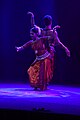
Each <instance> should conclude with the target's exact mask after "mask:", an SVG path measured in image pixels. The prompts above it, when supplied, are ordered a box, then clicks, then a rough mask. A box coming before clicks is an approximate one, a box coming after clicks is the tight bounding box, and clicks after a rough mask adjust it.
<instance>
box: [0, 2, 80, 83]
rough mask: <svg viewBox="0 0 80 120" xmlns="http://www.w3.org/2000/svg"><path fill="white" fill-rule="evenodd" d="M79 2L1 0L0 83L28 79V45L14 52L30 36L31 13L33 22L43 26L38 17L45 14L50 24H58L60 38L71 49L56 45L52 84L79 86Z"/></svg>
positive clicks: (31, 56)
mask: <svg viewBox="0 0 80 120" xmlns="http://www.w3.org/2000/svg"><path fill="white" fill-rule="evenodd" d="M79 5H80V2H79V0H70V1H68V0H40V1H38V0H29V1H28V0H11V1H10V0H3V1H1V4H0V16H1V17H0V18H1V19H0V26H1V27H0V33H1V34H0V82H3V83H7V82H10V83H11V82H12V83H13V82H14V83H15V82H21V83H26V82H28V81H29V80H28V74H27V69H28V68H29V66H30V64H31V63H32V61H33V60H34V58H35V55H34V52H33V50H31V48H27V49H25V50H24V51H23V52H20V53H16V51H15V46H20V45H22V44H24V43H25V42H27V41H28V40H29V39H30V36H29V30H30V27H31V26H30V16H29V15H27V12H28V11H32V12H33V13H34V15H35V21H36V24H37V25H39V26H41V27H44V25H43V23H42V18H43V16H44V15H46V14H49V15H51V16H52V17H53V26H54V25H56V24H59V25H60V26H61V29H59V30H58V35H59V38H60V40H61V41H62V43H63V44H64V45H66V46H67V47H68V48H69V49H70V51H71V57H70V58H68V57H67V56H66V54H65V51H64V50H63V49H61V48H60V47H56V48H55V49H56V55H55V70H54V77H53V80H52V83H53V84H70V85H80V70H79V68H80V58H79V57H80V50H79V49H80V41H79V40H80V6H79Z"/></svg>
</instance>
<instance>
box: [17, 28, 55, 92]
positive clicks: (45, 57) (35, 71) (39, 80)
mask: <svg viewBox="0 0 80 120" xmlns="http://www.w3.org/2000/svg"><path fill="white" fill-rule="evenodd" d="M40 33H41V32H40V29H39V28H37V27H36V26H35V27H33V28H32V29H31V30H30V36H31V38H32V40H30V41H28V42H27V43H25V44H24V45H22V46H20V47H16V50H17V52H19V51H22V50H24V49H25V48H27V47H28V46H31V47H32V49H33V50H34V51H35V55H36V59H35V60H34V62H33V63H32V64H31V66H30V68H29V69H28V74H29V79H30V84H31V86H32V87H34V88H35V90H36V89H37V88H39V89H40V90H46V89H47V85H48V83H49V82H50V80H51V79H52V75H53V71H52V68H51V65H52V64H51V57H52V56H51V54H50V53H49V52H48V51H47V49H46V47H45V42H46V41H48V40H49V39H51V38H53V36H44V37H39V35H40Z"/></svg>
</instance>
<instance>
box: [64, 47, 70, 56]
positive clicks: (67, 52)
mask: <svg viewBox="0 0 80 120" xmlns="http://www.w3.org/2000/svg"><path fill="white" fill-rule="evenodd" d="M65 52H66V54H67V56H68V57H70V51H69V50H68V48H67V47H66V49H65Z"/></svg>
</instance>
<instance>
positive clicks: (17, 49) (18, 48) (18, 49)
mask: <svg viewBox="0 0 80 120" xmlns="http://www.w3.org/2000/svg"><path fill="white" fill-rule="evenodd" d="M15 49H16V51H17V52H19V51H22V50H23V47H15Z"/></svg>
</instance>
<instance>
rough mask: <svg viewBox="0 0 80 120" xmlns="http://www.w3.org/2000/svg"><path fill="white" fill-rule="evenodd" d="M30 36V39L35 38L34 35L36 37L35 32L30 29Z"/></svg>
mask: <svg viewBox="0 0 80 120" xmlns="http://www.w3.org/2000/svg"><path fill="white" fill-rule="evenodd" d="M30 37H31V39H33V40H35V39H36V37H37V34H36V33H34V32H33V31H32V30H31V31H30Z"/></svg>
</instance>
